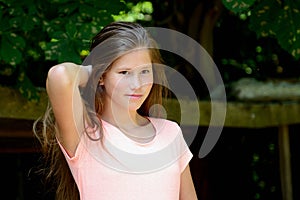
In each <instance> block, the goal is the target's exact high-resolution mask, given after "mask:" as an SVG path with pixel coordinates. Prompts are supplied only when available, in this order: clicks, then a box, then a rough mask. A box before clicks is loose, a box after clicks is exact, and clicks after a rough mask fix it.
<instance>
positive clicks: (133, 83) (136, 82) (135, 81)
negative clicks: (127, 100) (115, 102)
mask: <svg viewBox="0 0 300 200" xmlns="http://www.w3.org/2000/svg"><path fill="white" fill-rule="evenodd" d="M141 86H142V80H141V77H140V76H139V75H133V76H132V77H131V80H130V88H131V89H138V88H140V87H141Z"/></svg>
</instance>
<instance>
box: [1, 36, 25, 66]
mask: <svg viewBox="0 0 300 200" xmlns="http://www.w3.org/2000/svg"><path fill="white" fill-rule="evenodd" d="M0 58H1V59H2V60H4V62H6V63H8V64H10V65H13V66H15V65H17V64H19V63H20V62H21V60H22V53H21V52H20V51H19V50H18V49H17V47H16V46H15V45H12V44H11V43H10V42H9V37H7V35H3V36H2V39H1V44H0Z"/></svg>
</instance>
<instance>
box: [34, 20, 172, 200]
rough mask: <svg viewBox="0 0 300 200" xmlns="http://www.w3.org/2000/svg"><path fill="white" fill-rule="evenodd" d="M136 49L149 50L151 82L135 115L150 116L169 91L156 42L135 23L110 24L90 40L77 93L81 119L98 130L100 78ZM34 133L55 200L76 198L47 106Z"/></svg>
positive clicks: (71, 179)
mask: <svg viewBox="0 0 300 200" xmlns="http://www.w3.org/2000/svg"><path fill="white" fill-rule="evenodd" d="M138 48H147V49H149V53H150V57H151V60H152V63H153V79H154V84H153V87H152V89H151V92H150V94H149V95H148V97H147V99H146V100H145V101H144V103H143V104H142V106H141V107H140V108H139V110H138V112H139V114H141V115H143V116H149V110H150V108H151V106H152V105H155V104H162V101H163V97H164V96H165V95H167V93H168V89H167V87H166V86H167V80H166V77H165V73H164V69H163V67H162V65H160V64H161V63H162V59H161V55H160V52H159V50H158V48H157V44H156V42H155V41H154V40H153V39H152V37H150V35H149V33H148V32H147V31H146V29H145V28H143V27H142V26H141V25H139V24H137V23H131V22H113V23H111V24H109V25H107V26H106V27H104V28H103V29H102V30H101V31H100V32H99V33H98V34H97V35H96V36H95V37H94V38H93V39H92V42H91V47H90V50H91V53H90V55H89V56H88V57H87V58H86V59H85V60H84V62H83V65H92V66H93V68H92V73H91V75H90V78H89V80H88V83H87V84H86V85H87V86H86V87H85V88H82V89H81V91H80V92H81V94H82V99H83V102H84V105H85V106H84V108H85V111H86V116H83V118H84V119H83V120H86V119H88V120H89V122H90V123H91V124H90V125H91V126H92V127H95V126H97V127H99V128H100V131H101V130H102V126H101V123H100V121H99V117H101V114H102V112H103V107H104V106H105V105H104V103H103V102H104V100H103V88H102V87H101V86H100V85H99V84H98V81H99V79H100V77H103V76H104V75H105V73H106V72H107V71H108V70H109V69H110V66H111V65H112V64H113V62H114V60H116V59H117V58H118V57H120V56H122V55H124V54H126V53H128V52H130V51H132V50H135V49H138ZM92 50H93V51H92ZM156 108H157V107H156ZM159 114H160V112H159V111H156V112H154V114H152V116H153V115H156V116H159ZM85 118H86V119H85ZM33 131H34V133H35V135H36V137H37V138H38V140H39V141H40V143H41V147H42V152H43V155H44V160H45V162H44V163H45V167H44V168H43V169H42V171H43V173H45V178H46V180H47V181H50V182H52V183H53V184H54V185H55V187H56V199H58V200H76V199H79V192H78V188H77V186H76V183H75V181H74V179H73V177H72V174H71V172H70V169H69V166H68V164H67V162H66V160H65V157H64V155H63V153H62V151H61V149H60V147H59V145H58V143H57V140H56V137H55V135H56V132H57V127H56V125H55V116H54V114H53V111H52V108H51V105H50V103H49V105H48V108H47V110H46V112H45V114H44V116H43V117H42V118H41V119H38V120H36V121H35V123H34V127H33ZM91 139H92V138H91Z"/></svg>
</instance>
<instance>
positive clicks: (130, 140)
mask: <svg viewBox="0 0 300 200" xmlns="http://www.w3.org/2000/svg"><path fill="white" fill-rule="evenodd" d="M146 118H147V119H148V121H149V123H150V124H151V125H152V127H153V128H154V130H155V136H154V137H153V139H152V140H150V141H149V142H143V143H142V142H138V141H135V140H133V139H131V138H129V137H128V136H126V134H124V133H123V131H122V130H120V129H119V128H118V127H116V126H115V125H113V124H111V123H109V122H107V121H105V120H103V119H101V121H102V123H103V124H106V125H108V126H109V127H111V128H113V129H115V130H116V131H117V132H118V133H120V134H118V136H116V135H112V134H110V133H106V134H108V136H109V137H111V136H112V137H113V138H115V137H121V138H120V139H124V140H125V141H129V142H130V143H132V144H135V145H138V146H148V145H151V144H153V143H155V141H156V140H157V136H158V131H157V130H158V129H157V127H156V124H155V122H154V119H152V118H151V117H146Z"/></svg>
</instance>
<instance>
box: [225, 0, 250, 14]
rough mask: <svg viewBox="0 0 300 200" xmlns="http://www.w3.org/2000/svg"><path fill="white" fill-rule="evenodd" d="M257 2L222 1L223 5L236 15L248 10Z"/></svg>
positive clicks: (243, 0) (245, 0) (241, 0)
mask: <svg viewBox="0 0 300 200" xmlns="http://www.w3.org/2000/svg"><path fill="white" fill-rule="evenodd" d="M255 1H256V0H222V2H223V5H224V6H225V7H226V8H227V9H228V10H231V11H232V12H234V13H241V12H243V11H245V10H248V9H249V8H250V7H251V6H252V5H253V4H254V3H255Z"/></svg>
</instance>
